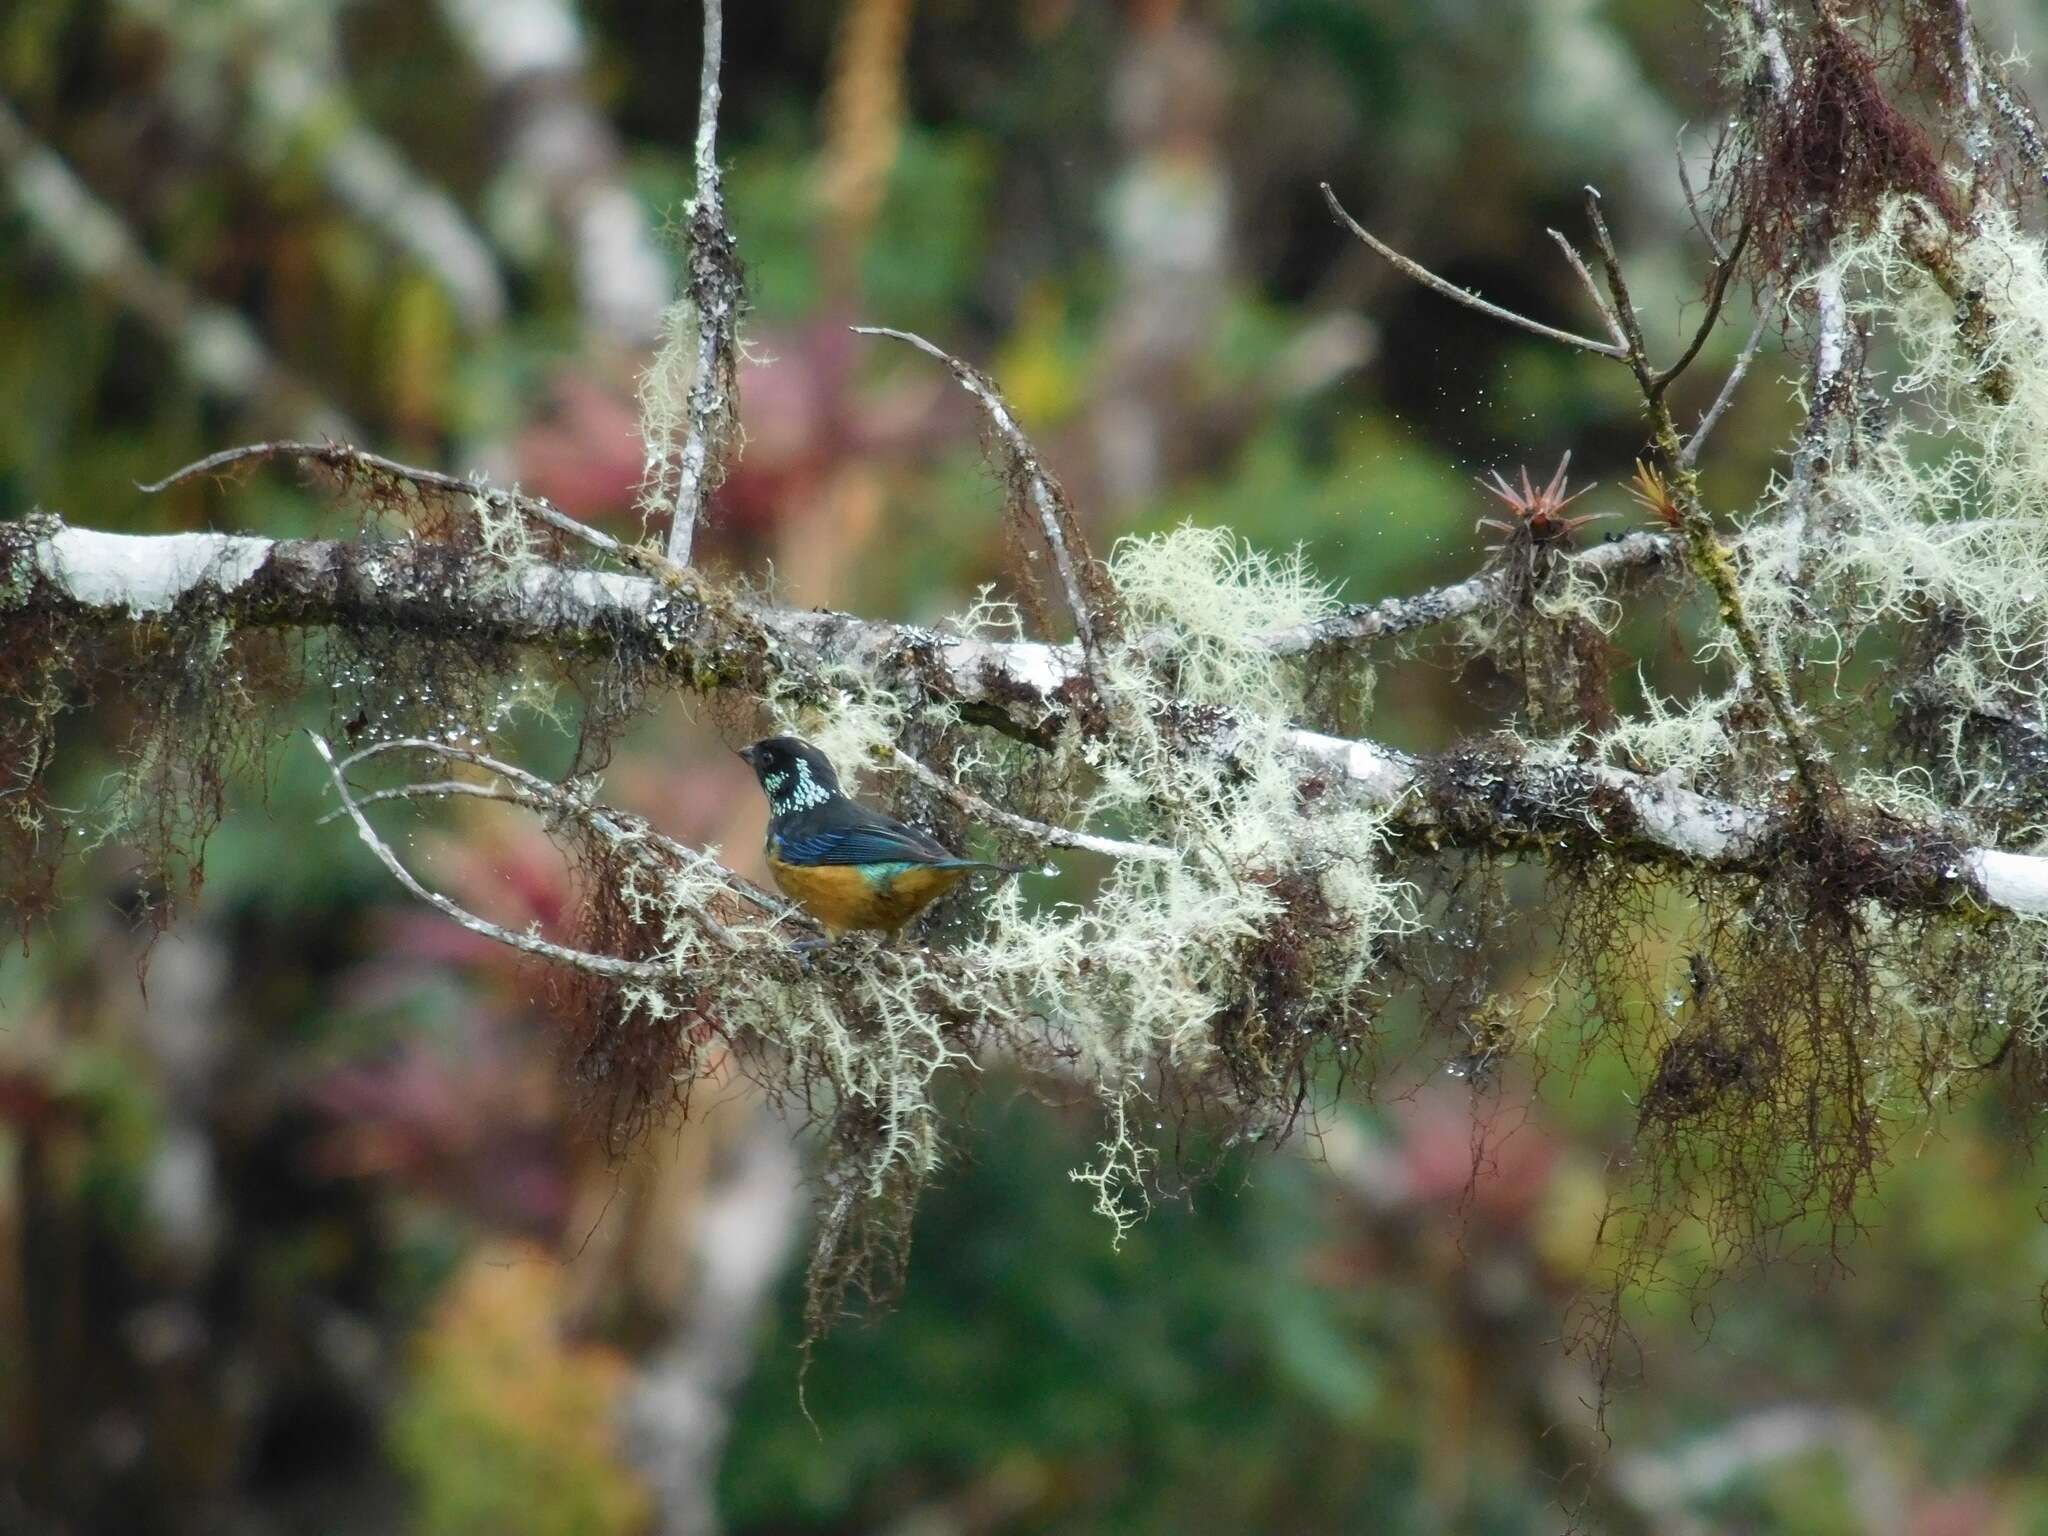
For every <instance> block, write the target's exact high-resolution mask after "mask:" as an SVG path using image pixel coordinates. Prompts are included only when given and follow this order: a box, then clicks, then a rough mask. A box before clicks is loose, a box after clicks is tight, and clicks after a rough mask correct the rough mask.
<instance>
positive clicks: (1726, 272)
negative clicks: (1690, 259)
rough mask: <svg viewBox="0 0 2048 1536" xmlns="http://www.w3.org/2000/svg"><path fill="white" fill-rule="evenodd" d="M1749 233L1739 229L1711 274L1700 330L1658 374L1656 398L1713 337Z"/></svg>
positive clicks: (1655, 386) (1745, 227)
mask: <svg viewBox="0 0 2048 1536" xmlns="http://www.w3.org/2000/svg"><path fill="white" fill-rule="evenodd" d="M1749 229H1750V226H1749V224H1748V222H1747V221H1745V222H1744V223H1743V226H1742V228H1741V229H1740V230H1738V231H1737V232H1736V235H1735V244H1734V246H1733V248H1731V249H1730V250H1729V252H1728V254H1727V256H1726V257H1725V258H1723V259H1722V260H1721V262H1720V264H1719V267H1718V268H1717V270H1716V271H1715V273H1714V286H1713V288H1712V289H1711V290H1710V291H1709V292H1708V294H1707V313H1706V316H1705V318H1704V319H1702V320H1701V321H1700V328H1699V329H1698V330H1697V331H1695V332H1694V333H1693V338H1692V345H1691V346H1689V347H1687V348H1686V349H1685V351H1684V352H1683V353H1681V354H1680V355H1679V359H1678V361H1677V362H1675V363H1673V364H1672V365H1671V366H1670V367H1669V368H1666V369H1665V370H1664V371H1663V372H1662V373H1660V374H1658V375H1657V378H1656V381H1655V383H1654V384H1653V385H1652V386H1651V387H1652V388H1653V389H1654V390H1655V391H1656V392H1657V394H1658V395H1659V396H1660V397H1661V396H1662V395H1663V393H1664V391H1665V390H1667V389H1669V388H1670V387H1671V385H1672V383H1673V381H1675V380H1676V379H1677V378H1678V376H1679V375H1680V374H1681V373H1684V372H1685V370H1686V369H1688V368H1690V367H1691V366H1692V360H1693V359H1694V358H1696V357H1698V356H1699V355H1700V348H1701V347H1704V346H1705V345H1706V344H1707V338H1708V337H1709V336H1711V335H1712V334H1713V333H1714V326H1715V325H1716V324H1717V323H1718V322H1719V320H1720V318H1721V303H1722V301H1723V300H1724V299H1726V298H1727V297H1728V284H1729V282H1730V280H1731V279H1733V277H1734V276H1735V264H1736V263H1737V262H1738V261H1740V260H1741V259H1742V248H1743V247H1744V246H1746V245H1748V244H1749Z"/></svg>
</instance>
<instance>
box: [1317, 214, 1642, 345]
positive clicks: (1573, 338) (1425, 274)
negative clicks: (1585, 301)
mask: <svg viewBox="0 0 2048 1536" xmlns="http://www.w3.org/2000/svg"><path fill="white" fill-rule="evenodd" d="M1323 201H1324V202H1326V203H1328V204H1329V205H1330V212H1331V213H1332V214H1333V215H1335V216H1336V219H1337V222H1338V223H1340V224H1342V225H1343V226H1344V227H1345V228H1346V229H1348V230H1350V231H1351V233H1352V234H1354V235H1356V236H1357V237H1358V238H1359V239H1360V240H1363V241H1364V242H1365V243H1366V244H1367V245H1369V246H1371V247H1372V249H1373V250H1374V251H1376V252H1378V253H1379V255H1381V256H1382V257H1384V258H1385V259H1386V260H1387V261H1389V262H1391V263H1392V264H1393V265H1394V266H1395V267H1397V268H1398V269H1399V270H1400V271H1401V272H1402V273H1404V274H1405V275H1407V276H1408V277H1411V278H1413V279H1414V280H1415V281H1416V282H1418V283H1420V284H1422V286H1423V287H1425V288H1427V289H1429V290H1431V291H1432V292H1434V293H1440V294H1442V295H1443V296H1444V297H1445V298H1447V299H1450V300H1452V301H1454V302H1456V303H1459V304H1463V305H1465V306H1466V307H1467V308H1468V309H1476V310H1478V311H1479V313H1481V314H1482V315H1491V316H1492V317H1493V318H1494V319H1496V320H1499V321H1502V322H1504V323H1505V324H1508V325H1515V326H1520V327H1521V328H1522V329H1523V330H1525V331H1528V332H1530V333H1531V334H1532V335H1536V336H1541V337H1543V338H1545V339H1546V340H1548V341H1556V342H1562V343H1563V344H1564V345H1565V346H1568V347H1577V348H1578V349H1579V350H1580V351H1581V352H1593V353H1597V354H1599V355H1600V356H1601V357H1623V356H1626V355H1627V354H1626V351H1625V349H1624V348H1623V347H1622V346H1621V344H1620V343H1619V342H1613V341H1595V340H1594V339H1593V338H1592V337H1590V336H1581V335H1579V334H1578V333H1577V332H1576V331H1561V330H1559V329H1558V328H1557V327H1556V326H1554V325H1545V324H1544V323H1543V322H1542V321H1541V320H1531V319H1530V318H1529V317H1528V316H1527V315H1522V314H1517V313H1516V312H1515V311H1514V310H1512V309H1504V308H1502V307H1501V306H1500V305H1498V304H1495V303H1493V302H1492V301H1490V300H1487V299H1482V298H1481V297H1479V295H1478V294H1476V293H1473V292H1471V291H1470V290H1469V289H1465V288H1460V287H1459V286H1458V285H1457V284H1456V283H1454V282H1451V281H1450V280H1449V279H1448V278H1442V277H1438V276H1437V275H1436V274H1435V273H1434V272H1432V271H1430V270H1429V268H1427V267H1425V266H1423V265H1422V263H1421V262H1419V261H1412V260H1410V259H1409V258H1408V257H1406V256H1403V255H1402V254H1401V253H1400V252H1399V251H1397V250H1395V249H1394V248H1393V247H1392V246H1391V245H1388V244H1387V243H1386V242H1384V241H1382V240H1380V239H1378V238H1376V237H1375V236H1374V235H1373V234H1372V232H1371V231H1369V230H1367V229H1366V228H1365V226H1364V225H1362V224H1360V223H1359V222H1358V220H1356V219H1354V218H1352V217H1351V215H1350V214H1349V213H1347V212H1345V211H1344V205H1343V204H1342V203H1340V202H1338V201H1337V194H1336V193H1335V192H1334V191H1332V190H1331V189H1330V184H1329V183H1328V182H1327V181H1326V182H1324V183H1323Z"/></svg>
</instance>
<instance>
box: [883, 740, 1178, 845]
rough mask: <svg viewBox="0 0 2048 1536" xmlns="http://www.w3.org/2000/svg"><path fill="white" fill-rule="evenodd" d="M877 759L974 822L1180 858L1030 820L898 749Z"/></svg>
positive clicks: (1054, 840)
mask: <svg viewBox="0 0 2048 1536" xmlns="http://www.w3.org/2000/svg"><path fill="white" fill-rule="evenodd" d="M879 761H880V762H881V764H882V766H883V767H885V768H900V769H902V770H903V771H904V772H905V773H907V774H909V775H910V776H911V777H912V778H913V779H916V780H917V782H918V783H920V784H922V785H924V787H925V788H926V789H929V790H933V791H935V792H936V793H938V794H940V795H943V796H944V797H945V798H946V799H948V800H950V801H952V802H953V804H954V805H955V806H957V807H958V808H959V809H960V810H962V811H964V812H966V813H967V814H968V815H969V816H972V817H973V818H974V819H975V820H976V821H981V822H986V823H988V824H989V825H990V826H996V827H1006V828H1008V829H1009V830H1010V831H1012V832H1015V833H1018V834H1020V835H1021V836H1024V837H1028V838H1030V839H1031V840H1032V841H1033V842H1036V843H1043V844H1045V845H1046V846H1047V847H1051V848H1075V849H1080V850H1082V851H1084V852H1087V853H1101V854H1107V855H1108V856H1109V857H1110V858H1113V859H1151V860H1155V861H1157V862H1160V863H1170V862H1171V861H1173V860H1174V859H1177V858H1179V857H1180V855H1179V854H1177V853H1175V852H1174V851H1173V850H1172V849H1171V848H1162V847H1160V846H1158V845H1157V844H1156V843H1126V842H1121V841H1119V840H1118V839H1116V838H1113V837H1098V836H1096V835H1095V834H1094V833H1092V832H1071V831H1069V830H1068V829H1067V828H1065V827H1055V826H1052V825H1049V824H1048V823H1046V822H1042V821H1033V820H1031V819H1030V818H1029V817H1028V816H1019V815H1018V814H1017V813H1016V812H1015V811H1006V810H1004V809H1003V808H1002V807H1001V806H997V805H991V804H990V803H989V802H988V801H986V800H984V799H982V798H981V796H979V795H977V794H975V793H974V792H973V791H972V790H970V789H965V788H962V787H961V786H960V785H958V784H955V783H954V782H953V781H952V780H951V779H949V778H947V777H945V776H944V775H943V774H940V773H937V772H935V771H934V770H932V769H931V768H928V767H926V766H925V765H924V764H923V763H921V762H919V761H918V760H917V759H916V758H914V757H912V756H911V755H910V754H909V753H908V752H905V751H903V750H902V749H901V748H897V747H891V748H888V749H886V750H885V751H884V752H882V753H880V754H879Z"/></svg>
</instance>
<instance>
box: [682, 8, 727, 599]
mask: <svg viewBox="0 0 2048 1536" xmlns="http://www.w3.org/2000/svg"><path fill="white" fill-rule="evenodd" d="M703 5H704V67H703V71H702V73H701V74H700V75H699V77H698V85H697V151H696V164H697V195H696V197H695V198H694V199H693V200H692V202H691V204H690V225H689V241H690V251H689V270H688V273H687V275H686V277H685V288H686V290H687V292H688V295H689V301H690V306H691V309H692V311H693V319H694V321H695V323H696V328H697V367H696V372H695V375H694V376H693V377H692V378H691V380H690V398H689V406H688V410H687V423H686V425H685V427H684V432H683V444H682V448H681V450H680V452H679V453H678V455H677V461H676V482H675V496H674V499H673V501H672V502H671V503H670V510H671V520H670V522H669V529H668V557H669V559H670V560H671V561H673V562H674V563H675V564H677V565H688V564H689V563H690V550H691V546H692V544H693V542H694V541H695V539H696V534H697V523H698V520H699V518H700V517H701V516H702V515H703V511H704V502H705V499H706V498H707V497H708V496H709V495H710V494H711V490H712V488H713V487H714V486H716V485H717V483H718V481H719V479H720V478H721V477H722V476H723V474H724V470H725V465H724V459H725V454H726V450H727V448H728V446H729V445H730V443H731V440H732V435H733V430H734V427H735V425H736V423H737V421H738V416H739V412H738V402H737V396H738V392H739V371H738V355H739V346H738V336H739V309H740V280H739V265H738V262H737V259H736V257H735V254H734V247H733V238H732V231H731V230H730V229H729V228H728V227H727V226H726V222H725V190H724V179H723V175H722V173H721V172H720V170H719V168H718V100H719V88H718V64H719V55H720V52H721V51H722V50H723V48H724V46H725V43H724V32H725V18H724V12H723V9H722V7H721V0H703ZM663 451H666V450H665V448H664V450H663Z"/></svg>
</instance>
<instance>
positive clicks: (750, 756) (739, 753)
mask: <svg viewBox="0 0 2048 1536" xmlns="http://www.w3.org/2000/svg"><path fill="white" fill-rule="evenodd" d="M732 755H733V756H734V757H736V758H738V759H739V760H740V761H741V762H743V763H745V764H746V765H747V766H748V767H749V768H751V767H753V766H754V749H753V748H752V747H734V748H733V749H732Z"/></svg>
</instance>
